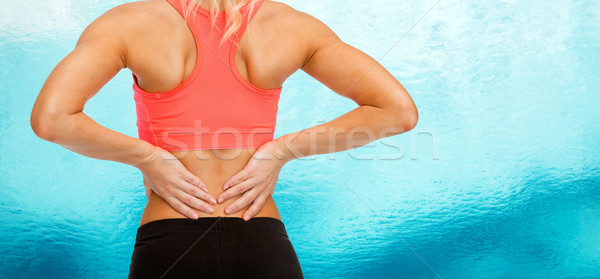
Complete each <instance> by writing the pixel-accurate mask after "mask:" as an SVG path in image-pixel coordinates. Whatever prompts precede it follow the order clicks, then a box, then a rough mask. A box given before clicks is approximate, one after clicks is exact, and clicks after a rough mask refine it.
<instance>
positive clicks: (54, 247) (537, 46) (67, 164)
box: [0, 0, 600, 278]
mask: <svg viewBox="0 0 600 279" xmlns="http://www.w3.org/2000/svg"><path fill="white" fill-rule="evenodd" d="M124 2H126V1H116V0H103V1H99V0H78V1H74V0H44V1H41V0H28V1H12V2H10V3H8V2H7V3H4V4H2V5H1V6H0V151H1V152H0V220H1V225H0V277H1V278H40V277H47V278H124V277H126V276H127V272H128V268H129V262H130V258H131V252H132V250H133V244H134V239H135V232H136V229H137V226H138V221H139V218H140V216H141V213H142V210H143V207H144V204H145V200H146V198H145V196H144V190H143V185H142V179H141V174H140V173H139V171H138V170H137V169H135V168H133V167H130V166H127V165H122V164H119V163H115V162H111V161H100V160H94V159H90V158H88V157H84V156H81V155H78V154H76V153H73V152H71V151H68V150H66V149H64V148H62V147H60V146H58V145H56V144H52V143H48V142H45V141H43V140H41V139H39V138H37V137H36V136H35V135H34V134H33V132H32V131H31V128H30V126H29V115H30V112H31V108H32V106H33V102H34V100H35V98H36V96H37V94H38V92H39V90H40V88H41V86H42V84H43V82H44V81H45V79H46V78H47V76H48V74H49V73H50V71H51V70H52V69H53V68H54V67H55V66H56V64H57V63H58V62H59V61H60V60H61V59H62V58H63V57H64V56H66V55H67V54H68V53H69V52H70V51H71V50H72V48H73V46H74V45H75V42H76V41H77V38H78V36H79V34H80V33H81V31H82V30H83V28H85V26H87V24H89V22H91V21H92V20H93V19H95V18H96V17H98V16H99V15H101V14H102V13H103V12H104V11H106V10H108V9H110V8H111V7H114V6H116V5H119V4H121V3H124ZM284 2H285V3H288V4H290V5H291V6H293V7H294V8H296V9H298V10H301V11H304V12H307V13H309V14H311V15H314V16H315V17H317V18H318V19H320V20H322V21H323V22H324V23H326V24H327V25H329V26H330V27H331V28H332V29H333V30H334V31H335V32H336V33H337V34H338V35H339V36H340V37H341V38H342V39H343V40H344V41H345V42H347V43H349V44H351V45H353V46H355V47H357V48H359V49H360V50H362V51H364V52H365V53H367V54H369V55H371V56H373V57H374V58H375V59H380V62H381V64H383V65H384V66H385V67H386V68H387V69H388V70H389V71H390V72H391V73H392V74H393V75H394V76H395V77H396V78H397V79H398V80H399V81H400V82H401V83H402V84H403V85H404V86H405V87H406V89H407V90H408V92H409V93H410V94H411V95H412V97H413V99H414V100H415V103H416V104H417V107H418V108H419V112H420V120H419V123H418V126H417V127H416V128H415V129H414V130H413V131H410V132H409V133H406V134H402V135H398V136H394V137H391V138H386V139H384V140H381V141H377V142H375V143H374V144H371V145H368V146H364V147H361V148H358V149H354V150H351V151H349V152H339V153H335V154H329V155H319V156H313V157H309V158H305V159H301V160H296V161H293V162H291V163H289V164H288V165H286V166H285V168H284V169H283V170H282V173H281V175H280V181H279V182H278V185H277V189H276V192H275V194H274V195H273V196H274V199H275V201H276V203H277V205H278V207H279V209H280V212H281V215H282V219H283V221H284V223H285V224H286V228H287V230H288V233H289V237H290V241H291V242H292V243H293V245H294V247H295V248H296V251H297V254H298V257H299V259H300V263H301V265H302V268H303V270H304V274H305V276H306V278H600V159H599V158H600V156H599V155H600V121H599V120H600V110H599V107H600V78H599V75H600V20H598V19H599V18H600V2H598V1H576V0H571V1H569V0H564V1H559V0H555V1H524V0H504V1H473V0H468V1H440V2H439V3H437V4H436V2H435V1H390V0H375V1H341V0H334V1H317V0H304V1H298V0H296V1H294V0H289V1H284ZM434 4H435V5H434ZM432 7H433V8H432ZM430 8H432V9H431V10H430V11H429V9H430ZM428 11H429V12H428ZM415 23H416V25H415ZM131 84H132V80H131V74H130V71H129V70H127V69H126V70H123V71H121V72H120V73H119V74H118V75H117V76H116V77H115V78H114V79H113V80H111V81H110V82H109V83H108V84H107V85H106V86H105V87H104V88H103V89H102V90H101V91H100V92H99V93H98V94H97V95H96V96H95V97H94V98H92V100H90V102H89V103H88V104H87V105H86V108H85V110H84V112H85V113H86V114H88V115H89V116H90V117H92V118H93V119H94V120H96V121H97V122H98V123H100V124H102V125H105V126H107V127H109V128H111V129H114V130H116V131H119V132H122V133H124V134H127V135H129V136H133V137H135V136H137V131H136V127H135V111H134V103H133V93H132V91H131ZM354 107H356V105H355V104H354V103H353V102H352V101H350V100H349V99H344V98H342V97H340V96H338V95H336V94H335V93H333V92H332V91H331V90H329V89H327V88H326V87H325V86H323V85H321V84H320V83H318V82H317V81H315V80H313V79H312V78H310V77H309V76H308V75H306V74H305V73H303V72H301V71H299V72H297V73H296V74H294V75H293V76H292V77H291V78H290V79H289V80H288V81H286V83H285V84H284V90H283V92H282V97H281V101H280V106H279V114H278V123H277V125H278V126H277V131H276V136H280V135H283V134H287V133H291V132H295V131H298V130H300V129H302V128H306V127H310V126H314V125H316V124H319V123H322V122H324V121H329V120H331V119H333V118H335V117H337V116H339V115H341V114H343V113H345V112H347V111H349V110H351V109H353V108H354Z"/></svg>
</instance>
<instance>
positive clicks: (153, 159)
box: [135, 147, 216, 219]
mask: <svg viewBox="0 0 600 279" xmlns="http://www.w3.org/2000/svg"><path fill="white" fill-rule="evenodd" d="M135 167H136V168H138V169H139V170H140V171H141V172H142V174H143V175H144V186H145V187H146V196H147V197H148V198H150V195H151V194H152V192H154V193H156V194H157V195H158V196H159V197H161V198H163V199H164V200H165V201H166V202H167V203H168V204H169V205H171V207H173V208H174V209H175V210H177V211H178V212H179V213H181V214H183V215H185V216H187V217H189V218H192V219H198V214H196V212H195V211H194V210H192V208H191V207H194V208H197V209H199V210H202V211H204V212H206V213H209V214H210V213H213V212H214V210H213V208H212V207H211V206H210V205H209V203H210V204H216V200H215V198H214V197H213V196H212V195H210V194H209V193H208V188H207V187H206V185H204V183H203V182H202V180H200V178H198V177H197V176H195V175H194V174H192V173H191V172H190V171H188V170H187V169H186V168H185V166H184V165H183V164H182V163H181V162H180V161H179V160H178V159H177V157H175V156H174V155H173V154H171V153H169V152H168V151H166V150H164V149H162V148H160V147H156V149H155V151H154V152H153V153H152V155H151V156H150V157H149V158H148V159H147V160H146V161H145V162H143V163H141V164H139V165H135Z"/></svg>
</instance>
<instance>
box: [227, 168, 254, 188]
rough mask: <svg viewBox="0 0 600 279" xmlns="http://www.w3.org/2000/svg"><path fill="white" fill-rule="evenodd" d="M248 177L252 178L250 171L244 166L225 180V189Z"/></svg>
mask: <svg viewBox="0 0 600 279" xmlns="http://www.w3.org/2000/svg"><path fill="white" fill-rule="evenodd" d="M248 178H250V172H249V171H247V170H246V169H245V168H244V169H242V170H241V171H239V172H238V173H236V174H235V175H234V176H232V177H230V178H229V180H227V181H226V182H225V185H223V190H227V189H228V188H230V187H233V186H235V185H237V184H239V183H241V182H243V181H245V180H247V179H248Z"/></svg>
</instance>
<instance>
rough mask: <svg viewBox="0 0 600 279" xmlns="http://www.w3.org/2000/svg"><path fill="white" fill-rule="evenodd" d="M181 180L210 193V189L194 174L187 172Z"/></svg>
mask: <svg viewBox="0 0 600 279" xmlns="http://www.w3.org/2000/svg"><path fill="white" fill-rule="evenodd" d="M181 178H183V180H185V181H187V182H188V183H190V184H192V185H194V186H196V187H198V188H200V189H202V190H204V192H208V187H206V185H205V184H204V183H203V182H202V180H201V179H200V178H198V177H197V176H195V175H194V174H193V173H191V172H189V171H187V172H186V173H185V174H184V175H183V176H182V177H181Z"/></svg>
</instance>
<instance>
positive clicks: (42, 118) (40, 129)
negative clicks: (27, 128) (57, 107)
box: [29, 108, 56, 142]
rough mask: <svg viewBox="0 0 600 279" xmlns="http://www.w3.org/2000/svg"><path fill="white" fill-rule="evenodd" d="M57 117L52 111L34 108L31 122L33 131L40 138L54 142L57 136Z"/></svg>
mask: <svg viewBox="0 0 600 279" xmlns="http://www.w3.org/2000/svg"><path fill="white" fill-rule="evenodd" d="M55 119H56V117H54V116H53V114H52V113H48V112H41V111H39V110H37V109H35V108H34V109H33V111H32V112H31V117H30V119H29V124H30V125H31V129H32V130H33V133H34V134H35V135H36V136H38V137H39V138H41V139H43V140H46V141H49V142H52V141H53V140H54V139H55V138H56V128H55V126H56V125H55V124H54V123H56V120H55Z"/></svg>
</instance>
